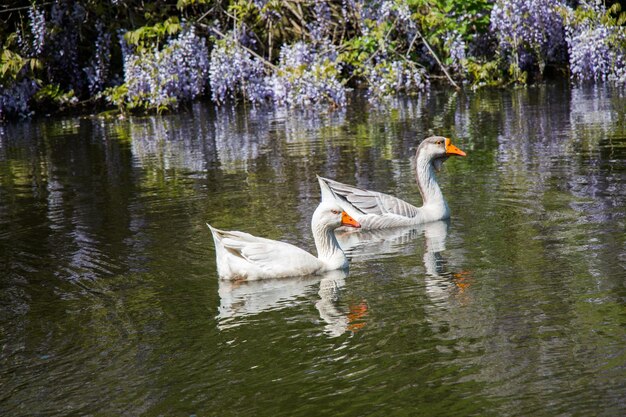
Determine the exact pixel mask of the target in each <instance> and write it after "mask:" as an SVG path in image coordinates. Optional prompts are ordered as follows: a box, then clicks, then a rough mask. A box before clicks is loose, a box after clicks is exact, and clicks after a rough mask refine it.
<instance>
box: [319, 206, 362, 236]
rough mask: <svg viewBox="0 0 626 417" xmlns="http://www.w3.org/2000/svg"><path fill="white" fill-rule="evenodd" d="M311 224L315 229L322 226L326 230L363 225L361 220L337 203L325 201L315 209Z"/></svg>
mask: <svg viewBox="0 0 626 417" xmlns="http://www.w3.org/2000/svg"><path fill="white" fill-rule="evenodd" d="M311 226H312V228H313V229H317V228H322V229H326V230H335V229H337V228H338V227H341V226H348V227H356V228H359V227H361V225H360V224H359V222H357V221H356V220H354V219H353V218H352V217H350V215H348V213H346V212H345V211H343V209H342V208H341V207H340V206H339V205H338V204H337V203H335V202H325V201H324V202H321V203H320V205H319V206H318V207H317V209H315V212H314V213H313V218H312V219H311Z"/></svg>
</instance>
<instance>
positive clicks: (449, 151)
mask: <svg viewBox="0 0 626 417" xmlns="http://www.w3.org/2000/svg"><path fill="white" fill-rule="evenodd" d="M446 155H459V156H467V154H466V153H465V152H463V151H462V150H460V149H459V148H457V147H456V146H454V145H453V144H452V141H451V140H450V139H448V138H446Z"/></svg>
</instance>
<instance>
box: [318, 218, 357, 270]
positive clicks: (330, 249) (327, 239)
mask: <svg viewBox="0 0 626 417" xmlns="http://www.w3.org/2000/svg"><path fill="white" fill-rule="evenodd" d="M311 226H312V229H313V238H314V239H315V247H316V248H317V257H318V258H319V259H320V260H321V261H322V262H324V263H325V264H326V265H327V266H328V269H329V270H331V269H340V268H343V267H345V266H347V264H348V259H347V258H346V255H345V254H344V253H343V250H342V249H341V247H340V246H339V243H338V242H337V238H336V237H335V233H334V231H333V230H332V229H330V228H328V227H326V226H324V225H320V224H312V225H311Z"/></svg>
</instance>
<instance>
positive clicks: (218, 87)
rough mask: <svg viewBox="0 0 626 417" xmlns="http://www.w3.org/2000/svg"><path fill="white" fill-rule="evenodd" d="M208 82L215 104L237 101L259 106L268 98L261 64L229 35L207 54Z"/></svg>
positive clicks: (268, 92)
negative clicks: (240, 100)
mask: <svg viewBox="0 0 626 417" xmlns="http://www.w3.org/2000/svg"><path fill="white" fill-rule="evenodd" d="M209 81H210V85H211V97H212V98H213V101H215V102H216V103H218V104H222V103H224V102H226V101H227V100H229V99H231V100H236V99H237V98H239V97H241V98H243V99H246V100H249V101H251V102H253V103H262V102H265V101H266V100H267V99H270V98H271V97H272V92H271V89H270V87H269V86H268V83H267V81H266V76H265V71H264V66H263V63H262V62H261V61H260V60H259V59H258V58H256V57H253V56H252V54H251V53H250V52H249V51H247V50H246V49H244V47H243V46H242V45H241V44H240V43H239V42H238V41H237V40H236V38H235V37H234V36H232V35H231V36H228V37H226V38H225V39H223V40H222V41H220V42H218V43H217V44H216V45H215V46H214V48H213V50H212V51H211V62H210V64H209Z"/></svg>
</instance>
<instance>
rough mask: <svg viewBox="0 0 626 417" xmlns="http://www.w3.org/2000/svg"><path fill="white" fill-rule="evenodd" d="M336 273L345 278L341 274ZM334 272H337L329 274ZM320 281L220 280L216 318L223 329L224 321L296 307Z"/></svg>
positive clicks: (316, 277) (315, 277)
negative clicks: (299, 300)
mask: <svg viewBox="0 0 626 417" xmlns="http://www.w3.org/2000/svg"><path fill="white" fill-rule="evenodd" d="M338 271H339V272H342V273H343V274H344V275H345V274H346V273H345V272H344V271H342V270H338ZM334 272H337V271H331V272H329V273H334ZM323 276H324V275H323ZM322 279H323V278H322ZM319 280H320V276H319V275H307V276H304V277H291V278H279V279H266V280H255V281H228V280H223V279H220V280H219V289H218V292H219V296H220V307H219V314H218V316H217V318H218V320H220V322H221V325H222V326H224V325H226V324H228V322H223V321H224V320H229V319H234V318H237V317H246V316H250V315H254V314H259V313H261V312H263V311H268V310H276V309H279V308H284V307H289V306H293V305H294V304H297V299H298V298H299V297H302V296H303V295H304V294H306V292H307V291H308V290H310V289H311V287H312V286H313V285H315V284H316V283H317V282H319Z"/></svg>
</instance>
